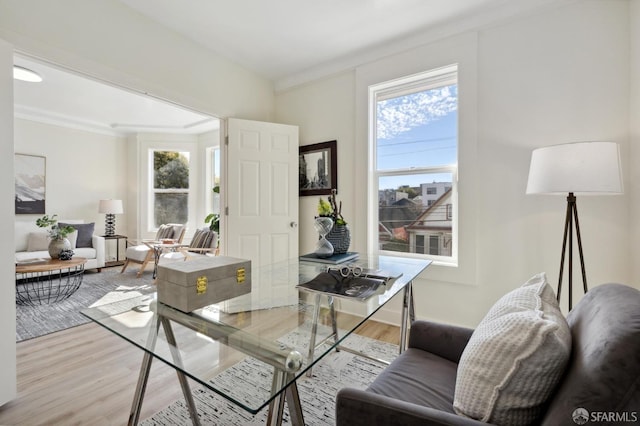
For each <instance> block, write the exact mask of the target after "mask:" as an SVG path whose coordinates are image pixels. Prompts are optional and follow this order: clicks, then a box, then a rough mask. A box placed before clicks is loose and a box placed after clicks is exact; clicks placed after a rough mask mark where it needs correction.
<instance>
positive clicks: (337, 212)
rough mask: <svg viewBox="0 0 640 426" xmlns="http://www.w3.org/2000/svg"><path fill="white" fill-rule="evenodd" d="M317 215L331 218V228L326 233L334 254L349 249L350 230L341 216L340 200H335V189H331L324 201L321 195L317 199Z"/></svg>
mask: <svg viewBox="0 0 640 426" xmlns="http://www.w3.org/2000/svg"><path fill="white" fill-rule="evenodd" d="M318 216H320V217H330V218H331V219H332V220H333V228H331V231H330V232H329V233H328V234H327V235H326V239H327V241H329V242H330V243H331V245H332V246H333V253H334V254H343V253H346V252H347V251H348V250H349V245H350V244H351V232H350V231H349V226H348V225H347V222H346V221H345V220H344V217H343V216H342V201H340V202H339V203H338V202H337V201H336V190H335V189H333V190H331V195H329V196H328V197H327V201H325V200H324V199H323V198H322V197H320V200H319V201H318Z"/></svg>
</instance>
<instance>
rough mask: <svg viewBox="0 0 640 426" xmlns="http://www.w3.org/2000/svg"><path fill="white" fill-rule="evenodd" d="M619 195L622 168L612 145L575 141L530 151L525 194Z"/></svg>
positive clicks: (617, 150) (618, 152)
mask: <svg viewBox="0 0 640 426" xmlns="http://www.w3.org/2000/svg"><path fill="white" fill-rule="evenodd" d="M569 192H573V193H574V194H576V195H577V194H580V195H605V194H620V193H622V192H623V189H622V169H621V167H620V149H619V147H618V144H617V143H615V142H576V143H567V144H562V145H553V146H548V147H544V148H538V149H535V150H533V153H532V154H531V166H530V167H529V181H528V182H527V194H567V193H569Z"/></svg>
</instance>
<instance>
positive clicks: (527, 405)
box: [453, 273, 571, 425]
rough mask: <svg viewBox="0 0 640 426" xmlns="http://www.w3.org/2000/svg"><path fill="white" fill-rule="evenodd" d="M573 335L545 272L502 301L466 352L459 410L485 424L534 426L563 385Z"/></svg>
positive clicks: (458, 384)
mask: <svg viewBox="0 0 640 426" xmlns="http://www.w3.org/2000/svg"><path fill="white" fill-rule="evenodd" d="M570 353H571V331H570V330H569V326H568V324H567V321H566V319H565V317H564V315H562V312H561V311H560V308H559V307H558V302H557V301H556V296H555V293H554V291H553V289H552V288H551V287H550V286H549V284H548V283H547V279H546V275H545V274H544V273H541V274H538V275H535V276H534V277H532V278H531V279H530V280H529V281H527V282H526V283H525V284H524V285H523V286H522V287H520V288H517V289H515V290H513V291H511V292H509V293H507V294H506V295H504V296H503V297H502V298H501V299H500V300H498V301H497V302H496V303H495V305H493V307H492V308H491V309H490V310H489V312H488V313H487V315H486V316H485V318H484V319H483V320H482V321H481V322H480V324H479V325H478V327H477V328H476V329H475V330H474V332H473V334H472V336H471V339H469V343H468V344H467V346H466V348H465V350H464V351H463V353H462V357H461V359H460V363H459V365H458V372H457V378H456V389H455V396H454V403H453V408H454V410H455V411H456V413H458V414H460V415H463V416H467V417H471V418H474V419H477V420H480V421H483V422H490V423H496V424H509V425H525V424H531V423H532V422H533V421H535V420H536V419H537V418H538V416H539V415H540V414H541V413H542V410H543V408H544V404H545V401H546V400H547V399H548V398H549V396H550V395H551V393H552V392H553V390H554V388H555V386H556V385H557V384H558V382H559V381H560V379H561V377H562V374H563V372H564V368H565V366H566V364H567V362H568V360H569V355H570Z"/></svg>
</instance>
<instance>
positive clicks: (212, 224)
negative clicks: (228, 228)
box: [204, 185, 220, 236]
mask: <svg viewBox="0 0 640 426" xmlns="http://www.w3.org/2000/svg"><path fill="white" fill-rule="evenodd" d="M212 191H213V193H214V194H220V185H216V186H214V187H213V188H212ZM204 223H208V224H209V229H211V230H212V231H215V232H217V233H218V236H219V235H220V215H219V214H218V213H209V214H208V215H207V217H205V218H204Z"/></svg>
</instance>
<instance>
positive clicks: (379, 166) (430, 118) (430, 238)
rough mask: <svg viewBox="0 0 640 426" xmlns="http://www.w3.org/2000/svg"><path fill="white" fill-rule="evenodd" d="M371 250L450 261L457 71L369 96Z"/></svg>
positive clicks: (431, 75) (417, 79)
mask: <svg viewBox="0 0 640 426" xmlns="http://www.w3.org/2000/svg"><path fill="white" fill-rule="evenodd" d="M370 93H371V101H372V111H373V114H372V119H373V120H374V123H373V126H372V132H373V134H374V137H373V138H372V145H373V147H372V149H373V152H374V156H373V159H374V161H375V163H374V167H373V169H374V172H373V174H374V178H373V181H372V184H373V185H376V186H377V187H376V188H375V191H377V192H378V215H377V219H378V220H377V223H376V224H375V225H376V226H377V228H378V233H377V236H378V248H379V250H382V251H390V252H404V253H416V254H422V255H427V256H428V257H431V258H434V259H436V260H438V259H441V260H443V261H444V262H451V261H452V260H453V259H454V256H455V255H456V246H455V245H456V244H457V243H456V238H454V237H455V235H456V229H457V226H456V218H457V215H456V214H455V209H456V205H457V194H456V179H455V177H456V176H457V152H458V132H457V128H458V90H457V67H456V66H451V67H447V68H444V69H440V70H434V71H431V72H427V73H424V74H423V75H418V76H411V77H409V78H407V79H400V80H396V81H394V82H389V83H383V84H382V85H378V86H377V87H373V88H371V90H370Z"/></svg>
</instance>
